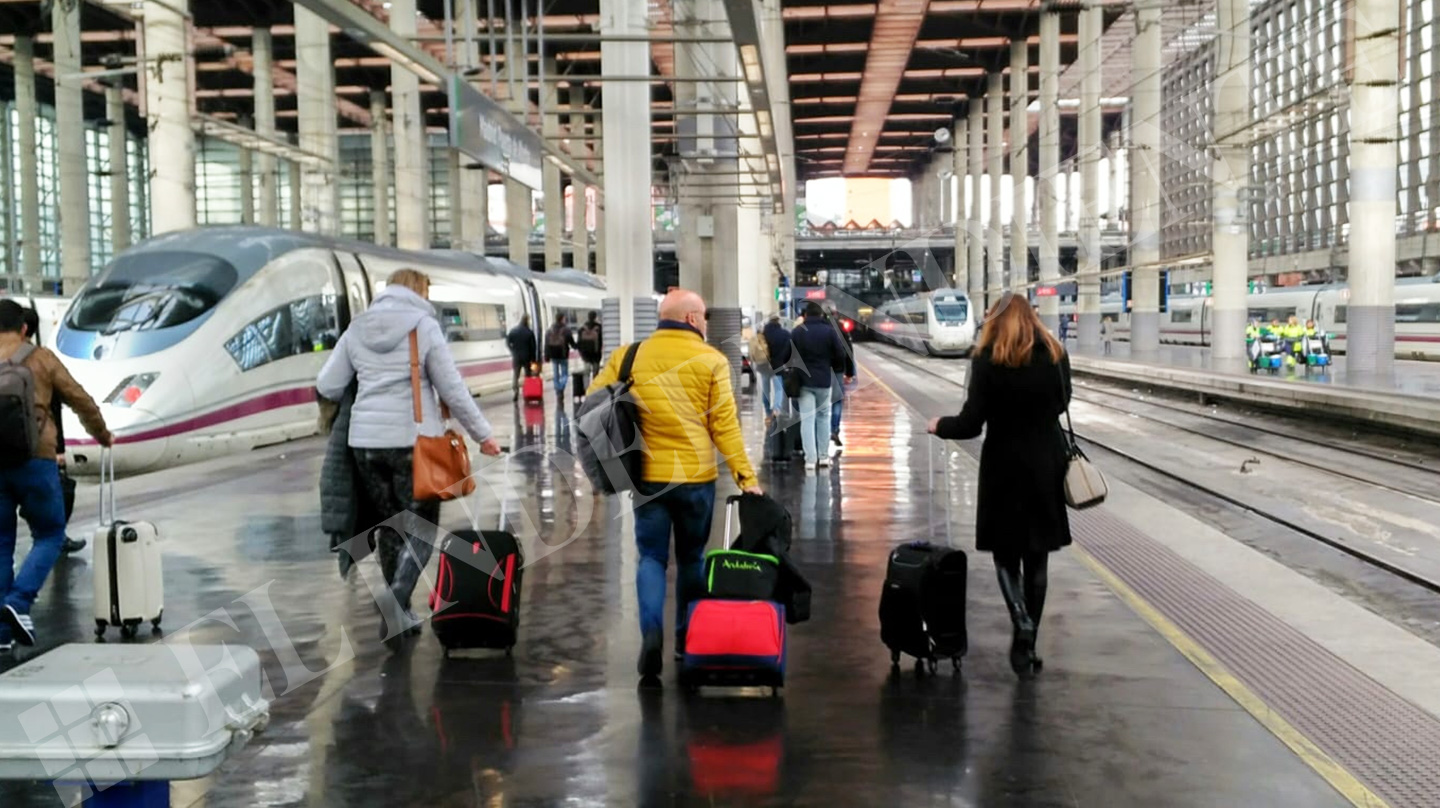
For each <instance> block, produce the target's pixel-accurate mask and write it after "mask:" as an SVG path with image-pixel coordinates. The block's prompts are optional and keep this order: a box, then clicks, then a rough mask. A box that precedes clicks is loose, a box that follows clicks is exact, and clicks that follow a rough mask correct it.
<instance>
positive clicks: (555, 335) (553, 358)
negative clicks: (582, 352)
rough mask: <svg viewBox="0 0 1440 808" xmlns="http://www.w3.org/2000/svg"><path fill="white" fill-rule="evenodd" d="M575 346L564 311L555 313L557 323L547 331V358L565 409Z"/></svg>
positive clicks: (557, 396)
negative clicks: (571, 354) (571, 356)
mask: <svg viewBox="0 0 1440 808" xmlns="http://www.w3.org/2000/svg"><path fill="white" fill-rule="evenodd" d="M574 348H575V335H574V334H573V333H571V331H570V323H569V322H568V321H567V320H566V319H565V315H564V314H563V313H561V314H557V315H555V323H554V324H553V325H551V326H550V328H549V329H547V330H546V331H545V358H546V359H548V360H550V373H551V380H552V381H553V382H554V384H555V397H556V400H557V401H558V402H559V404H560V407H561V408H562V409H563V408H564V406H565V400H564V396H565V386H566V385H567V384H568V383H569V382H570V351H572V350H574Z"/></svg>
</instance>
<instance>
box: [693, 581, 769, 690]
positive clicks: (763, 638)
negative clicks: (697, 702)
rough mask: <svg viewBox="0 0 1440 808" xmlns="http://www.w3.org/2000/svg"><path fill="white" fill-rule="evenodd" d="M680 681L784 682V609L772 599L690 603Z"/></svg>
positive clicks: (698, 685) (748, 683) (751, 683)
mask: <svg viewBox="0 0 1440 808" xmlns="http://www.w3.org/2000/svg"><path fill="white" fill-rule="evenodd" d="M680 684H681V685H684V686H685V687H701V686H703V685H732V686H742V687H743V686H747V685H758V686H762V687H769V688H770V689H771V693H772V694H778V693H779V692H780V688H781V687H784V686H785V607H783V606H781V605H780V604H778V603H772V602H771V601H768V600H713V599H709V598H706V599H704V600H697V601H695V602H694V603H692V604H690V618H689V620H687V621H686V624H685V658H684V661H683V662H682V663H681V666H680Z"/></svg>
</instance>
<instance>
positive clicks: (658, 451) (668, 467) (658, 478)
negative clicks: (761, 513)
mask: <svg viewBox="0 0 1440 808" xmlns="http://www.w3.org/2000/svg"><path fill="white" fill-rule="evenodd" d="M627 347H628V346H621V347H620V348H619V349H617V350H616V351H615V352H614V353H612V354H610V361H608V362H606V363H605V367H604V368H602V369H601V371H600V373H599V375H597V376H596V377H595V381H593V382H592V383H591V384H590V390H589V392H594V391H596V390H599V389H600V388H602V387H604V386H606V385H607V384H612V383H614V382H615V381H617V380H618V379H619V377H620V364H621V363H622V362H624V361H625V351H626V349H627ZM631 372H632V374H633V376H634V378H635V386H634V387H633V388H631V389H632V390H633V391H634V393H635V398H636V400H637V401H638V402H639V404H640V433H641V436H642V437H643V438H644V440H645V450H646V453H645V472H644V479H645V481H646V482H651V483H704V482H711V481H713V480H714V479H715V478H716V477H718V476H719V464H718V462H717V460H716V457H715V450H716V449H719V450H720V454H721V455H722V456H723V457H724V459H725V462H726V463H727V464H728V465H729V466H730V473H731V475H732V476H734V478H735V482H736V484H738V485H739V486H740V487H742V488H743V487H745V486H749V485H754V484H756V483H757V482H758V479H757V478H756V476H755V469H754V468H753V467H751V465H750V458H749V456H748V455H746V453H745V442H744V439H743V438H742V436H741V433H740V417H739V412H738V409H737V407H736V406H735V394H734V392H733V391H732V390H731V387H730V364H729V362H727V361H726V360H725V356H724V354H721V353H720V352H719V351H717V350H715V349H714V348H713V347H711V346H710V345H707V344H706V343H705V341H704V340H703V339H701V338H700V335H699V334H697V333H696V332H694V331H691V330H689V329H688V328H663V327H662V328H661V329H660V330H658V331H656V332H655V333H654V334H653V335H651V336H650V338H649V339H646V340H645V341H644V342H642V343H640V350H639V351H637V352H636V354H635V366H634V368H633V369H632V371H631Z"/></svg>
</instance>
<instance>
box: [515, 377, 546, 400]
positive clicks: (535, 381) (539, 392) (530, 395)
mask: <svg viewBox="0 0 1440 808" xmlns="http://www.w3.org/2000/svg"><path fill="white" fill-rule="evenodd" d="M520 392H521V394H522V395H523V396H524V397H525V403H526V404H543V403H545V380H544V379H542V378H540V376H538V375H537V376H526V377H525V382H524V384H523V386H522V387H521V388H520Z"/></svg>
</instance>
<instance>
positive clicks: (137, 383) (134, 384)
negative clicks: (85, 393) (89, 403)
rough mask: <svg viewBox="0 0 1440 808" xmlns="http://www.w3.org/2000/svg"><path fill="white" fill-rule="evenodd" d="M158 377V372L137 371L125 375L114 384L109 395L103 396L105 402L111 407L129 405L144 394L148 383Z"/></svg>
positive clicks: (148, 387)
mask: <svg viewBox="0 0 1440 808" xmlns="http://www.w3.org/2000/svg"><path fill="white" fill-rule="evenodd" d="M158 378H160V374H159V373H137V374H135V375H134V376H129V377H126V378H125V380H124V381H122V382H120V383H119V384H117V385H115V389H114V390H112V391H111V392H110V395H108V396H106V397H105V403H106V404H109V405H111V406H112V407H129V406H131V405H133V404H134V403H135V402H137V401H139V400H140V397H141V396H143V395H145V391H146V390H149V389H150V385H152V384H154V383H155V380H156V379H158Z"/></svg>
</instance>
